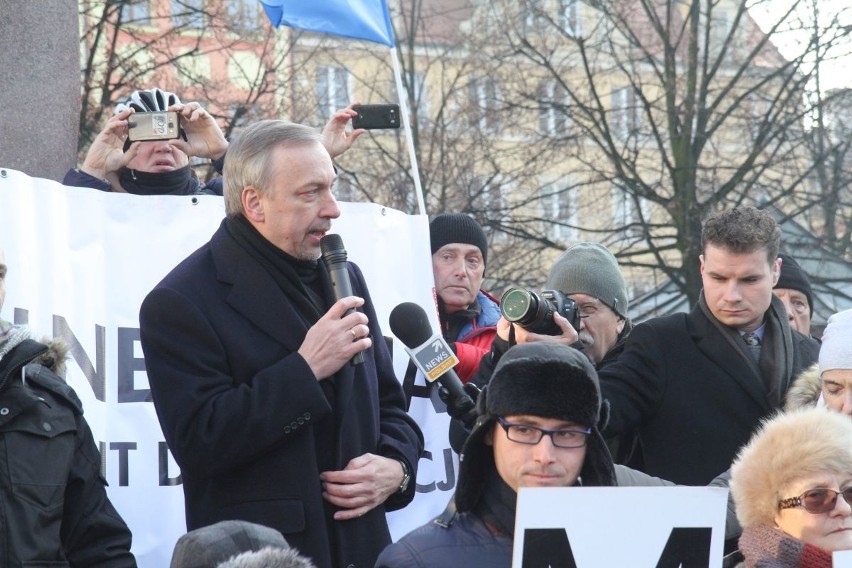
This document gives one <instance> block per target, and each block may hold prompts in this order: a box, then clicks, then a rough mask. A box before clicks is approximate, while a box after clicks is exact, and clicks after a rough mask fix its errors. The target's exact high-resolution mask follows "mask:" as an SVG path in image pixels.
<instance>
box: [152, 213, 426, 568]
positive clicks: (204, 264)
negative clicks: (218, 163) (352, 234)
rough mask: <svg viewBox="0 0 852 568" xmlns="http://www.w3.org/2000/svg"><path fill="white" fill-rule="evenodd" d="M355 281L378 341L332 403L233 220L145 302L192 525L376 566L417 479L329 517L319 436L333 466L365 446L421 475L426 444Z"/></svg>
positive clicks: (292, 313) (302, 329) (301, 329)
mask: <svg viewBox="0 0 852 568" xmlns="http://www.w3.org/2000/svg"><path fill="white" fill-rule="evenodd" d="M349 274H350V278H351V281H352V288H353V292H354V294H355V295H357V296H360V297H362V298H364V299H365V301H366V302H365V304H364V306H363V308H362V309H363V311H364V313H365V314H366V315H367V317H368V318H369V321H370V335H371V336H372V337H373V346H372V348H370V349H369V350H367V351H366V352H365V358H366V361H365V363H364V364H362V365H358V366H352V365H346V366H344V367H343V368H342V369H341V370H340V371H339V372H338V373H337V374H336V376H335V385H336V386H335V393H334V397H335V404H334V405H333V406H332V405H331V404H330V403H329V399H328V398H327V397H326V394H325V393H324V392H323V389H322V387H321V385H320V382H319V381H317V379H316V377H315V376H314V374H313V372H312V371H311V369H310V367H309V366H308V364H307V362H306V361H305V360H304V359H303V358H302V356H301V355H299V353H298V352H297V350H298V349H299V347H300V345H301V344H302V342H303V341H304V339H305V335H306V333H307V327H306V324H305V323H303V319H302V318H301V317H300V316H299V314H298V313H297V308H296V307H295V306H294V305H293V303H292V302H291V299H290V298H289V297H287V296H286V295H285V294H284V292H283V291H282V290H281V288H280V287H279V286H278V284H277V283H276V282H275V280H273V278H272V276H271V275H270V274H269V273H268V272H267V271H266V269H265V268H264V267H263V266H262V265H261V264H259V263H258V262H257V261H255V260H254V258H252V257H251V256H249V255H248V254H247V253H246V252H245V250H244V249H243V248H242V247H241V246H240V245H239V244H238V243H237V242H236V241H235V240H234V238H233V237H232V236H231V234H230V233H229V232H228V231H227V229H226V228H225V225H224V223H223V225H222V226H221V227H220V228H219V230H218V231H217V232H216V233H215V234H214V235H213V237H212V239H211V240H210V242H209V243H207V244H206V245H204V246H203V247H201V248H200V249H199V250H197V251H196V252H194V253H193V254H192V255H191V256H189V257H188V258H187V259H186V260H184V261H183V262H182V263H181V264H179V265H178V266H177V267H176V268H175V269H174V270H173V271H172V272H171V273H170V274H169V275H168V276H166V278H165V279H164V280H163V281H162V282H160V283H159V284H158V285H157V286H156V287H155V289H154V290H153V291H152V292H151V293H150V294H149V295H148V296H147V298H146V299H145V300H144V302H143V304H142V308H141V312H140V324H141V340H142V348H143V350H144V353H145V363H146V367H147V371H148V378H149V382H150V385H151V392H152V395H153V399H154V405H155V407H156V410H157V416H158V418H159V420H160V424H161V425H162V428H163V432H164V434H165V437H166V441H167V443H168V446H169V448H170V450H171V451H172V454H173V455H174V457H175V460H176V462H177V463H178V465H179V466H180V468H181V474H182V476H183V488H184V497H185V501H186V521H187V529H189V530H192V529H197V528H199V527H203V526H206V525H210V524H213V523H216V522H218V521H222V520H227V519H236V520H245V521H250V522H254V523H259V524H263V525H267V526H270V527H272V528H274V529H277V530H278V531H280V532H281V533H282V534H283V535H284V537H285V538H286V539H287V542H288V543H290V544H291V545H292V546H294V547H296V548H298V549H299V551H300V552H301V553H302V554H305V555H306V556H309V557H311V558H312V559H313V561H314V562H315V563H316V564H317V566H319V567H320V568H329V567H332V566H335V567H347V566H352V567H355V568H364V567H367V566H372V565H373V563H374V562H375V559H376V557H377V556H378V554H379V552H380V551H381V550H382V549H383V548H384V546H385V545H387V544H388V543H389V542H390V534H389V531H388V525H387V522H386V520H385V511H390V510H394V509H398V508H400V507H403V506H405V505H406V504H407V503H408V502H410V501H411V499H412V498H413V496H414V487H415V484H414V483H410V484H409V487H408V491H407V492H406V493H405V494H400V493H397V494H395V495H392V496H391V497H390V498H389V499H388V500H387V501H386V502H385V504H384V505H383V506H382V505H380V506H378V507H376V508H374V509H372V510H371V511H369V512H368V513H366V514H365V515H364V516H362V517H360V518H357V519H354V520H350V521H333V520H329V521H328V522H327V518H326V507H330V506H328V505H327V504H326V502H325V501H324V500H323V498H322V491H323V489H322V483H321V482H320V478H319V474H320V471H321V470H320V465H319V461H320V456H318V455H317V451H316V436H318V435H319V434H318V428H321V427H325V428H328V429H329V430H331V431H332V434H333V437H334V439H336V440H337V443H336V446H334V447H329V448H328V449H327V453H325V454H324V455H323V456H321V457H322V460H323V463H330V464H331V465H332V467H333V468H334V469H336V470H342V469H343V468H344V467H345V466H346V464H347V463H348V462H349V461H350V460H351V459H353V458H355V457H358V456H361V455H363V454H365V453H368V452H369V453H373V454H377V455H384V456H401V457H404V458H405V460H406V461H407V462H408V463H409V464H410V465H411V466H412V469H413V470H415V471H412V477H413V476H414V474H415V473H416V465H417V461H418V459H419V457H420V453H421V451H422V447H423V439H422V435H421V434H420V431H419V429H418V428H417V425H416V424H415V423H414V422H413V420H412V419H411V418H410V417H409V416H408V415H407V414H406V412H405V410H404V408H405V406H404V400H403V394H402V388H401V387H400V384H399V382H398V380H397V379H396V377H395V376H394V373H393V368H392V365H391V357H390V353H389V352H388V349H387V346H386V344H385V342H384V341H381V338H382V331H381V329H380V328H379V325H378V318H377V317H376V313H375V310H374V308H373V304H372V301H371V300H370V297H369V294H368V292H367V288H366V284H365V283H364V278H363V276H362V274H361V272H360V270H358V268H357V267H356V266H355V265H353V264H351V263H350V264H349ZM327 526H333V531H332V532H333V534H329V533H328V531H327V530H326V527H327Z"/></svg>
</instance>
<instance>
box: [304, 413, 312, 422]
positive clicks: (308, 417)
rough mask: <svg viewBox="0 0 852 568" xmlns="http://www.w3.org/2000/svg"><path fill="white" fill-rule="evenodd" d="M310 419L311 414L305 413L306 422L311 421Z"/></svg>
mask: <svg viewBox="0 0 852 568" xmlns="http://www.w3.org/2000/svg"><path fill="white" fill-rule="evenodd" d="M310 419H311V413H310V412H305V420H310Z"/></svg>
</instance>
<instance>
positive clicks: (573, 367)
mask: <svg viewBox="0 0 852 568" xmlns="http://www.w3.org/2000/svg"><path fill="white" fill-rule="evenodd" d="M476 413H477V418H476V422H475V424H474V426H473V430H472V431H471V433H470V436H469V437H468V439H467V441H466V442H465V445H464V448H463V450H462V453H461V457H460V471H459V480H458V485H457V488H456V493H455V497H454V505H455V506H453V503H452V502H451V504H450V506H448V508H447V511H445V512H444V513H443V514H442V515H441V516H439V517H438V518H436V519H435V520H433V521H431V522H429V523H427V524H426V525H423V526H422V527H420V528H418V529H415V530H414V531H412V532H411V533H409V534H408V535H406V536H405V537H403V538H402V539H401V540H400V541H399V542H397V543H395V544H392V545H390V546H388V547H387V548H386V549H385V550H384V552H382V554H381V555H380V556H379V559H378V561H377V563H376V568H395V567H410V566H419V567H424V568H429V567H435V568H444V567H446V566H464V567H465V568H477V567H483V568H485V567H488V568H500V567H506V568H508V567H509V566H510V565H511V561H512V541H513V538H514V536H513V533H514V526H515V501H516V496H517V491H518V489H519V488H520V487H570V486H580V485H585V486H604V487H605V486H614V485H670V484H669V483H667V482H664V481H662V480H659V479H656V478H651V477H648V476H645V475H644V474H641V473H639V472H636V471H633V470H630V469H628V468H624V467H622V466H614V465H613V463H612V458H611V457H610V455H609V451H608V450H607V447H606V443H605V442H604V440H603V438H602V437H601V434H600V432H599V430H598V427H597V424H598V422H599V420H600V413H601V394H600V387H599V385H598V378H597V374H596V373H595V370H594V368H593V367H592V365H591V363H590V362H589V360H588V358H587V357H586V356H585V355H583V354H582V353H581V352H580V351H578V350H576V349H572V348H571V347H568V346H566V345H559V344H553V343H546V342H533V343H524V344H519V345H516V346H514V347H511V348H510V349H509V350H508V351H507V352H506V354H505V355H504V356H503V357H502V358H501V359H500V362H499V363H498V364H497V367H496V368H495V370H494V374H493V376H492V378H491V381H490V382H489V383H488V385H487V386H485V388H483V390H482V392H481V393H480V395H479V398H478V400H477V404H476Z"/></svg>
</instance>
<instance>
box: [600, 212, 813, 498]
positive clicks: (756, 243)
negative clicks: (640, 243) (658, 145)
mask: <svg viewBox="0 0 852 568" xmlns="http://www.w3.org/2000/svg"><path fill="white" fill-rule="evenodd" d="M779 243H780V230H779V228H778V225H777V223H776V222H775V220H774V219H773V218H772V217H771V216H770V215H769V214H768V213H765V212H763V211H759V210H757V209H754V208H751V207H741V208H739V209H733V210H730V211H725V212H721V213H717V214H714V215H711V216H710V217H709V218H708V219H707V221H706V222H705V224H704V228H703V231H702V246H703V251H704V254H702V255H701V258H700V262H701V265H700V269H701V278H702V283H703V290H702V293H701V296H700V298H699V301H698V303H697V304H696V305H695V307H694V308H693V309H692V311H691V312H690V313H688V314H674V315H671V316H667V317H661V318H655V319H652V320H650V321H648V322H645V323H642V324H640V325H638V326H636V327H635V328H634V329H633V332H632V333H631V334H630V337H629V338H628V340H627V344H626V346H625V349H624V352H623V353H622V354H621V356H620V357H619V358H618V360H617V361H616V362H615V363H613V364H612V365H609V366H607V367H606V368H604V369H602V370H601V372H600V380H601V391H602V393H603V395H604V397H605V398H607V399H608V400H609V402H610V405H611V416H610V421H609V425H608V427H607V429H606V434H608V435H613V434H617V433H619V432H622V431H627V430H633V429H638V431H639V439H640V442H641V445H642V451H643V455H644V464H645V472H646V473H649V474H651V475H654V476H657V477H662V478H663V479H668V480H670V481H674V482H676V483H681V484H687V485H703V484H706V483H708V482H710V480H711V479H713V478H714V477H715V476H716V475H718V474H719V473H721V472H723V471H725V470H727V469H728V468H729V467H730V465H731V461H732V460H733V458H734V457H735V455H736V453H737V450H738V449H739V448H740V446H742V445H743V444H745V443H746V442H747V441H748V439H749V437H750V435H751V433H752V431H753V430H754V428H755V427H756V426H757V425H758V423H759V422H760V420H761V419H762V418H765V417H767V416H769V415H770V414H772V413H773V412H774V411H775V410H776V409H778V408H780V406H781V404H782V401H783V400H784V395H785V393H786V392H787V389H788V388H789V387H790V383H791V381H792V379H793V378H795V377H796V376H797V375H798V374H799V372H800V371H802V370H803V369H806V368H807V367H808V366H809V365H810V364H811V363H813V362H814V361H816V357H817V354H818V351H819V346H818V344H817V343H816V342H815V341H814V340H813V339H810V338H808V337H805V336H804V335H802V334H800V333H798V332H796V331H792V330H791V329H790V326H789V324H788V321H787V314H786V312H785V309H784V305H783V303H781V301H780V300H778V299H777V298H776V297H775V296H774V295H773V294H772V287H773V286H774V285H775V283H776V282H777V280H778V276H779V273H780V268H781V263H780V261H779V260H778V248H779ZM749 343H751V344H752V345H749Z"/></svg>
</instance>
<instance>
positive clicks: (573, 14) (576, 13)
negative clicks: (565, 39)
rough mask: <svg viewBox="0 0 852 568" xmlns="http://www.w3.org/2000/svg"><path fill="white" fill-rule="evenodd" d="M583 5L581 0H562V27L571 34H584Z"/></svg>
mask: <svg viewBox="0 0 852 568" xmlns="http://www.w3.org/2000/svg"><path fill="white" fill-rule="evenodd" d="M581 6H582V4H581V2H580V0H560V13H559V15H560V17H561V19H562V22H561V24H562V29H563V30H564V31H565V33H567V34H568V35H570V36H574V37H579V36H581V35H582V34H583V17H582V11H581V9H580V8H581Z"/></svg>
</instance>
